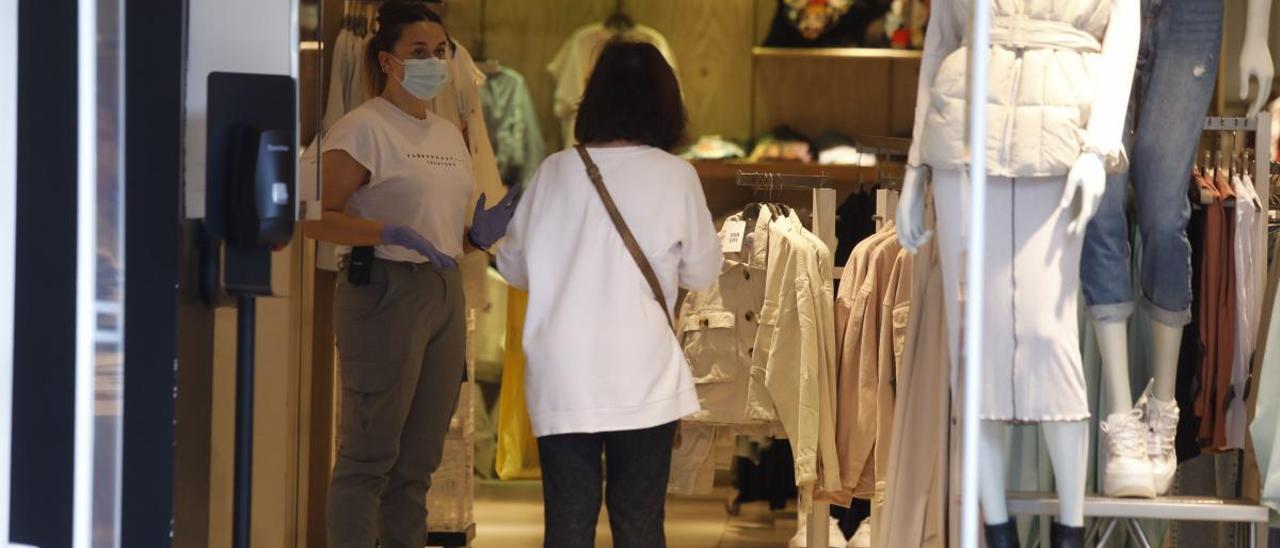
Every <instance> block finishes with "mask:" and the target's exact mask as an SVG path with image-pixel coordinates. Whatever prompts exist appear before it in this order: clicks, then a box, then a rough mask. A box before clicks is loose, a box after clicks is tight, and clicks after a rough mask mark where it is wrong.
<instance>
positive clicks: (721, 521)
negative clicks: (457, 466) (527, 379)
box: [473, 481, 796, 548]
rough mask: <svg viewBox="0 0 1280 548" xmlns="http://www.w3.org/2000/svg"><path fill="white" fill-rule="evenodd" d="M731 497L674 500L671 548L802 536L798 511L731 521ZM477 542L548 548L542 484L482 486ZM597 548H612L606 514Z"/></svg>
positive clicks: (755, 508)
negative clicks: (727, 508)
mask: <svg viewBox="0 0 1280 548" xmlns="http://www.w3.org/2000/svg"><path fill="white" fill-rule="evenodd" d="M726 497H727V491H726V492H719V491H718V492H717V493H716V494H715V495H713V496H710V497H700V498H689V497H673V498H670V499H668V501H667V542H668V546H669V547H670V548H721V547H723V548H766V547H767V548H784V547H786V546H787V540H788V539H790V538H791V535H793V534H794V533H795V530H796V515H795V510H786V511H782V512H776V513H775V512H771V511H770V510H769V508H768V506H767V505H766V504H764V503H755V504H748V505H744V506H743V507H742V511H741V513H740V514H739V515H738V516H736V517H730V516H729V515H728V514H727V513H726V512H725V508H724V501H725V498H726ZM475 518H476V539H475V543H474V544H473V545H474V546H477V547H479V548H539V547H541V546H542V487H541V484H540V483H538V482H531V481H518V482H496V481H481V482H478V483H477V485H476V499H475ZM597 531H598V532H597V536H596V546H597V547H599V548H608V547H612V546H613V543H612V542H611V541H610V537H609V522H608V518H607V517H606V516H605V515H604V514H603V512H602V513H601V516H600V527H599V529H598V530H597Z"/></svg>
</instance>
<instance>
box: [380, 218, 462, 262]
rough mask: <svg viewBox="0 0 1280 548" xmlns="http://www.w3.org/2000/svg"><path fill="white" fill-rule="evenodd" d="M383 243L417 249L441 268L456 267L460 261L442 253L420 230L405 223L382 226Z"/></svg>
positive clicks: (416, 250)
mask: <svg viewBox="0 0 1280 548" xmlns="http://www.w3.org/2000/svg"><path fill="white" fill-rule="evenodd" d="M382 243H383V244H386V245H398V246H400V247H403V248H406V249H409V250H410V251H415V252H417V253H418V254H419V255H422V256H423V257H426V258H427V260H428V261H431V264H433V265H435V266H438V267H440V268H454V267H456V266H458V261H455V260H454V259H453V257H450V256H448V255H445V254H444V253H441V252H440V251H439V250H438V249H436V246H435V245H433V244H432V243H431V242H430V241H427V239H426V238H423V237H422V235H421V234H418V231H416V230H414V229H412V228H409V227H407V226H404V225H387V226H384V227H382Z"/></svg>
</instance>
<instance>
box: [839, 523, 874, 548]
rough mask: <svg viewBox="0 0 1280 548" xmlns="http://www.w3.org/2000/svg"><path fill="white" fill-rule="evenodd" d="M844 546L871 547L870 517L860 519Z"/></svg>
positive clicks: (849, 547)
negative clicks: (855, 529) (859, 523)
mask: <svg viewBox="0 0 1280 548" xmlns="http://www.w3.org/2000/svg"><path fill="white" fill-rule="evenodd" d="M845 548H871V518H867V519H864V520H862V524H861V525H859V526H858V530H857V531H854V533H853V538H851V539H849V544H848V545H847V546H846V547H845Z"/></svg>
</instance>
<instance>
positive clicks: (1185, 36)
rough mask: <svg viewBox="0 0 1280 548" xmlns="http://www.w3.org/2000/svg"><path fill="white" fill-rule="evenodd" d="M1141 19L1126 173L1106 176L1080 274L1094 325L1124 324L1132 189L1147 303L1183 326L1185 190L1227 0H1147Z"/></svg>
mask: <svg viewBox="0 0 1280 548" xmlns="http://www.w3.org/2000/svg"><path fill="white" fill-rule="evenodd" d="M1142 20H1143V25H1142V46H1141V49H1140V50H1139V53H1138V71H1137V75H1136V77H1135V78H1134V87H1133V94H1132V101H1131V103H1130V105H1129V114H1128V117H1127V118H1128V119H1127V120H1126V124H1125V125H1126V130H1125V139H1126V142H1125V145H1126V148H1127V150H1128V153H1129V160H1130V162H1129V171H1128V173H1123V174H1117V175H1112V176H1111V177H1109V178H1108V179H1107V188H1106V192H1105V193H1104V195H1103V198H1102V205H1101V206H1100V207H1099V209H1098V213H1097V215H1096V216H1095V217H1094V218H1093V221H1092V222H1090V223H1089V228H1088V232H1087V234H1086V235H1085V241H1084V251H1083V255H1082V257H1081V266H1080V277H1081V283H1082V286H1083V290H1084V296H1085V302H1086V303H1087V304H1088V306H1089V313H1090V315H1091V316H1092V317H1093V318H1094V320H1095V321H1099V322H1109V321H1124V320H1126V319H1127V318H1128V317H1129V315H1130V314H1132V313H1133V302H1134V298H1133V293H1134V289H1133V284H1132V283H1131V282H1130V280H1131V279H1132V278H1131V276H1130V275H1129V251H1130V250H1129V220H1128V215H1127V213H1128V209H1129V208H1128V203H1129V200H1128V198H1129V195H1130V192H1129V191H1130V188H1132V190H1133V211H1134V213H1135V214H1136V215H1137V228H1138V230H1139V231H1140V232H1141V234H1142V240H1143V249H1142V257H1141V265H1142V271H1141V272H1140V273H1139V276H1138V278H1139V280H1140V282H1141V283H1140V289H1141V291H1142V303H1143V306H1144V307H1146V309H1147V312H1148V313H1149V315H1150V317H1151V319H1152V320H1155V321H1158V322H1160V323H1163V324H1166V325H1170V326H1175V327H1177V326H1182V325H1186V324H1187V323H1188V322H1190V321H1191V243H1190V242H1189V241H1188V240H1187V220H1188V219H1189V218H1190V217H1191V205H1190V203H1189V202H1188V200H1187V192H1188V188H1189V185H1190V181H1191V166H1192V165H1194V163H1195V154H1196V149H1197V147H1198V146H1199V142H1200V134H1201V132H1202V128H1203V127H1204V116H1205V113H1206V112H1207V111H1208V109H1209V102H1210V100H1211V99H1212V97H1213V87H1214V83H1215V81H1216V80H1217V73H1218V55H1219V47H1220V46H1221V43H1222V0H1143V1H1142ZM1130 183H1132V185H1131V184H1130Z"/></svg>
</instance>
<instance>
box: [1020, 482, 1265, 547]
mask: <svg viewBox="0 0 1280 548" xmlns="http://www.w3.org/2000/svg"><path fill="white" fill-rule="evenodd" d="M1009 513H1010V514H1014V515H1027V516H1046V515H1054V514H1057V513H1058V499H1057V498H1056V497H1055V496H1054V495H1053V494H1052V493H1010V494H1009ZM1084 514H1085V517H1092V518H1094V519H1093V521H1092V522H1091V523H1089V524H1088V528H1087V529H1086V534H1085V544H1086V545H1088V544H1089V541H1091V540H1095V539H1096V540H1097V544H1095V546H1105V545H1106V543H1107V541H1108V540H1110V539H1111V538H1112V537H1113V536H1114V535H1115V534H1116V532H1117V531H1116V529H1118V528H1121V527H1123V530H1124V532H1122V533H1120V534H1121V535H1128V536H1129V538H1130V539H1131V540H1133V541H1134V542H1136V543H1137V545H1138V546H1141V547H1143V548H1151V546H1152V544H1151V541H1150V539H1149V538H1147V535H1146V533H1145V532H1144V531H1143V530H1142V527H1141V524H1140V523H1139V520H1144V519H1148V520H1168V521H1203V522H1217V523H1235V524H1238V525H1240V526H1244V527H1247V532H1246V538H1247V546H1248V547H1249V548H1256V547H1259V546H1262V547H1265V546H1266V542H1267V538H1266V531H1267V523H1268V519H1269V515H1268V511H1267V508H1266V507H1264V506H1258V505H1257V504H1256V503H1253V502H1249V501H1242V500H1222V499H1215V498H1204V497H1163V498H1159V499H1155V500H1144V499H1119V498H1111V497H1086V498H1085V501H1084Z"/></svg>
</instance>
